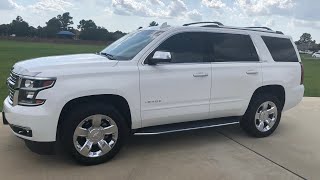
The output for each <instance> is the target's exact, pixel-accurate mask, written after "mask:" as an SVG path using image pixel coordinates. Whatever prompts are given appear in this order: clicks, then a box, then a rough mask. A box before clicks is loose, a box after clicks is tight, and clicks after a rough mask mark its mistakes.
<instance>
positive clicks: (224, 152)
mask: <svg viewBox="0 0 320 180" xmlns="http://www.w3.org/2000/svg"><path fill="white" fill-rule="evenodd" d="M319 126H320V98H304V100H303V102H302V103H301V104H300V105H299V106H298V107H296V108H295V109H292V110H290V111H288V112H286V113H284V114H283V118H282V122H281V123H280V125H279V127H278V130H277V131H276V132H275V133H274V134H273V135H272V136H271V137H268V138H264V139H255V138H250V137H248V136H247V135H246V134H244V133H243V132H242V131H241V129H240V128H239V127H238V126H230V127H222V128H213V129H205V130H197V131H192V132H183V133H175V134H167V135H157V136H135V137H132V138H131V139H130V142H129V143H128V145H126V146H125V147H124V149H123V150H122V151H121V152H120V154H119V155H118V156H116V158H114V159H113V160H112V161H110V162H109V163H105V164H101V165H98V166H90V167H84V166H79V165H77V164H75V163H74V162H73V161H72V160H70V159H68V158H67V157H65V156H63V155H54V156H41V155H37V154H34V153H32V152H30V151H29V150H28V149H27V148H26V147H25V145H24V143H23V141H22V140H20V139H18V138H16V137H15V136H14V135H12V133H11V132H10V128H9V127H8V126H3V125H0V175H1V177H0V178H1V179H6V180H9V179H41V180H42V179H49V180H54V179H57V180H63V179H68V180H71V179H75V180H82V179H90V180H93V179H116V180H118V179H119V180H121V179H138V180H144V179H145V180H150V179H153V180H156V179H161V180H163V179H181V180H182V179H183V180H188V179H210V180H212V179H245V180H250V179H260V180H261V179H303V178H305V179H319V177H320V140H319V137H320V131H319Z"/></svg>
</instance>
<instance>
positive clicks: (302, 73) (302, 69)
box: [300, 62, 304, 85]
mask: <svg viewBox="0 0 320 180" xmlns="http://www.w3.org/2000/svg"><path fill="white" fill-rule="evenodd" d="M300 67H301V80H300V84H301V85H302V84H303V83H304V67H303V64H302V62H300Z"/></svg>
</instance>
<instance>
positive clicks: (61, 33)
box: [57, 31, 75, 36]
mask: <svg viewBox="0 0 320 180" xmlns="http://www.w3.org/2000/svg"><path fill="white" fill-rule="evenodd" d="M57 35H67V36H75V34H74V33H72V32H70V31H60V32H58V33H57Z"/></svg>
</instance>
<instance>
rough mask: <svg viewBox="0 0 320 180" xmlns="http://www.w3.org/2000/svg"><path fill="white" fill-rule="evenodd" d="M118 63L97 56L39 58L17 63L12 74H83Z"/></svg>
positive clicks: (80, 55) (77, 55)
mask: <svg viewBox="0 0 320 180" xmlns="http://www.w3.org/2000/svg"><path fill="white" fill-rule="evenodd" d="M117 63H118V61H115V60H109V59H108V58H107V57H104V56H101V55H97V54H75V55H65V56H50V57H41V58H35V59H30V60H25V61H21V62H18V63H16V64H15V65H14V67H13V72H15V73H17V74H21V75H27V76H37V75H39V76H42V75H44V74H46V75H47V74H48V75H49V74H50V76H53V75H59V74H64V73H67V72H69V73H70V72H80V71H81V72H85V71H86V70H87V71H88V70H90V69H96V71H97V70H99V68H104V69H105V68H106V67H113V66H115V65H116V64H117Z"/></svg>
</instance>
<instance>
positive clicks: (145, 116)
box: [4, 27, 304, 142]
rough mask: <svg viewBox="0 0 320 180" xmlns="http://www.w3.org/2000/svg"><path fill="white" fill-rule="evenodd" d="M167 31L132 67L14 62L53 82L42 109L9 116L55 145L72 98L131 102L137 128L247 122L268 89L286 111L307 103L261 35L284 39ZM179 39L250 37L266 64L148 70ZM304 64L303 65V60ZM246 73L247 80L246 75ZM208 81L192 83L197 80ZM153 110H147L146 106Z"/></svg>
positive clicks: (88, 61) (82, 59) (92, 61)
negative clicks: (278, 92)
mask: <svg viewBox="0 0 320 180" xmlns="http://www.w3.org/2000/svg"><path fill="white" fill-rule="evenodd" d="M162 30H163V31H165V32H164V33H162V34H161V35H160V36H158V37H157V38H156V39H155V40H154V41H152V42H151V43H150V44H149V45H147V46H146V47H145V48H144V49H143V50H141V51H140V52H139V53H138V54H137V56H136V57H134V58H133V59H132V60H131V61H114V60H108V59H107V58H106V57H103V56H99V55H95V54H79V55H69V56H54V57H44V58H37V59H34V60H28V61H24V62H20V63H17V64H16V65H15V71H16V72H19V73H21V74H24V75H33V76H37V77H56V78H57V82H56V84H55V85H54V87H53V88H50V89H46V90H43V91H41V92H40V93H39V94H38V96H37V98H39V99H46V100H47V101H46V103H45V104H44V105H42V106H38V107H23V106H15V107H12V106H11V105H10V104H9V103H8V101H7V100H5V103H4V112H6V114H8V115H7V119H8V121H9V122H10V123H12V124H15V125H20V126H27V127H31V128H32V130H33V132H34V137H32V138H26V137H23V138H26V139H30V140H34V141H41V142H46V141H54V140H55V138H56V130H57V122H58V118H59V115H60V112H61V110H62V108H63V106H64V105H65V104H66V103H67V102H69V101H70V100H72V99H75V98H79V97H83V96H91V95H100V94H112V95H118V96H122V97H123V98H125V99H126V100H127V101H128V104H129V107H130V111H131V117H132V128H133V129H137V128H141V127H146V126H152V125H160V124H168V123H175V122H183V121H193V120H202V119H207V118H209V117H210V118H213V117H224V116H238V115H243V114H244V112H245V110H246V108H247V107H248V104H249V100H250V98H251V96H252V94H253V92H254V91H255V90H256V89H257V88H259V87H261V86H264V85H281V86H283V87H284V88H285V91H286V102H285V107H284V110H288V109H290V108H292V107H294V106H296V105H297V104H298V103H299V102H300V101H301V98H302V96H303V92H304V87H303V85H300V74H301V70H300V64H299V63H276V62H274V61H273V59H272V56H271V55H270V53H269V51H268V49H267V47H266V45H265V44H264V42H263V40H262V39H261V37H260V36H261V35H267V36H274V37H286V38H288V37H287V36H284V35H280V34H271V33H264V32H252V31H243V30H235V29H224V28H201V27H177V28H166V29H162ZM180 32H214V33H216V32H218V33H219V32H221V33H236V34H249V35H250V36H251V37H252V39H253V42H254V44H255V46H256V49H257V52H258V54H259V57H260V60H261V63H258V62H257V63H248V62H243V63H212V64H210V63H203V64H162V65H157V66H149V65H144V64H143V61H144V60H145V58H146V57H147V56H148V55H149V54H150V53H151V52H152V51H153V50H154V48H156V47H157V46H158V45H159V44H160V43H161V42H163V41H164V40H165V39H167V38H168V37H170V36H172V35H173V34H177V33H180ZM299 59H300V58H299ZM247 72H249V73H247ZM197 73H202V74H203V73H204V74H208V76H205V77H194V74H197ZM148 101H149V102H150V103H146V102H148Z"/></svg>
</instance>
